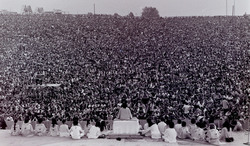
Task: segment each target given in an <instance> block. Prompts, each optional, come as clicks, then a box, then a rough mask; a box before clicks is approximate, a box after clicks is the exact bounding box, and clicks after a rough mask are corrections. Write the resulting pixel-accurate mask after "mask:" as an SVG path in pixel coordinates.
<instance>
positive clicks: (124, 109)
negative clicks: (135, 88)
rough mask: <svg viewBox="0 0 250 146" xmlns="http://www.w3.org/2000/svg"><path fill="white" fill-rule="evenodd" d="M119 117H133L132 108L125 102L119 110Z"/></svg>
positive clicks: (127, 118) (129, 118)
mask: <svg viewBox="0 0 250 146" xmlns="http://www.w3.org/2000/svg"><path fill="white" fill-rule="evenodd" d="M117 119H119V120H131V119H132V114H131V111H130V109H129V108H128V107H127V103H126V102H123V103H122V106H121V108H120V110H119V113H118V116H117Z"/></svg>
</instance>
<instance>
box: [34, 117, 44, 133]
mask: <svg viewBox="0 0 250 146" xmlns="http://www.w3.org/2000/svg"><path fill="white" fill-rule="evenodd" d="M37 122H38V123H37V124H36V126H35V134H36V135H38V136H43V135H45V134H46V130H47V128H46V127H45V125H44V124H43V123H42V122H43V119H42V118H39V119H38V121H37Z"/></svg>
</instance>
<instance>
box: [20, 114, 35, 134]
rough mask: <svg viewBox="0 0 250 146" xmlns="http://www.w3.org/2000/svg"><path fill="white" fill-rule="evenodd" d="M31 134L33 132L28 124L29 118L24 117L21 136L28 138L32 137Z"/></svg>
mask: <svg viewBox="0 0 250 146" xmlns="http://www.w3.org/2000/svg"><path fill="white" fill-rule="evenodd" d="M33 132H34V130H33V127H32V125H31V124H30V119H29V117H26V118H25V120H24V124H23V125H22V129H21V134H22V135H23V136H26V137H30V136H33Z"/></svg>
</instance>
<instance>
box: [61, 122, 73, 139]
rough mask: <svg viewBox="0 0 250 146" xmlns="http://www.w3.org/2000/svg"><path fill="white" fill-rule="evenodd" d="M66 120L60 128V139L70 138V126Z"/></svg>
mask: <svg viewBox="0 0 250 146" xmlns="http://www.w3.org/2000/svg"><path fill="white" fill-rule="evenodd" d="M65 122H66V120H65V119H63V120H62V125H60V127H59V136H60V137H69V136H70V134H69V126H68V125H67V124H65Z"/></svg>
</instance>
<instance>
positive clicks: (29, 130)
mask: <svg viewBox="0 0 250 146" xmlns="http://www.w3.org/2000/svg"><path fill="white" fill-rule="evenodd" d="M17 122H18V120H14V125H13V126H12V127H11V135H13V136H17V135H22V136H25V137H31V136H34V135H36V136H45V135H49V136H60V137H70V136H71V137H72V138H73V139H81V138H82V137H83V136H85V135H86V136H87V137H88V138H98V137H100V136H101V135H102V133H101V131H103V130H104V126H102V125H101V123H100V122H99V121H98V120H89V121H87V125H86V127H85V128H84V130H83V129H82V127H81V125H80V124H79V123H78V119H74V120H73V125H72V127H71V128H69V126H68V125H67V124H65V122H66V120H62V125H60V126H59V125H58V124H57V121H56V119H55V118H53V119H52V121H51V126H50V128H49V132H47V128H46V126H45V125H44V124H43V120H42V119H41V118H39V119H38V121H37V124H36V125H35V129H33V127H32V125H31V124H30V119H29V118H28V117H26V118H25V120H24V123H23V124H22V126H21V127H20V126H19V124H17Z"/></svg>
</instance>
